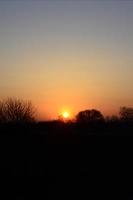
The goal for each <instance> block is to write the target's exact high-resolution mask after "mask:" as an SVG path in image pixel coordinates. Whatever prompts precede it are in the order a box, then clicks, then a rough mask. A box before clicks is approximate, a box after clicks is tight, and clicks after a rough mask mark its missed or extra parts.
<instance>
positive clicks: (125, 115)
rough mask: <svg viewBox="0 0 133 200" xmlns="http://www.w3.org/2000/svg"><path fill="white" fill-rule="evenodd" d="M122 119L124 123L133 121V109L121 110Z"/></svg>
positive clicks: (125, 108)
mask: <svg viewBox="0 0 133 200" xmlns="http://www.w3.org/2000/svg"><path fill="white" fill-rule="evenodd" d="M119 114H120V119H121V120H123V121H133V108H130V107H122V108H120V112H119Z"/></svg>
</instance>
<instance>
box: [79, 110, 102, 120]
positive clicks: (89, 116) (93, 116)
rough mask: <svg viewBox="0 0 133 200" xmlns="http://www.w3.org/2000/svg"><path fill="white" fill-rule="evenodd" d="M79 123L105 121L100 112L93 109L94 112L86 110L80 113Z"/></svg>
mask: <svg viewBox="0 0 133 200" xmlns="http://www.w3.org/2000/svg"><path fill="white" fill-rule="evenodd" d="M76 120H77V122H85V123H89V122H99V121H103V120H104V117H103V115H102V114H101V112H100V111H98V110H95V109H92V110H84V111H80V112H79V113H78V114H77V116H76Z"/></svg>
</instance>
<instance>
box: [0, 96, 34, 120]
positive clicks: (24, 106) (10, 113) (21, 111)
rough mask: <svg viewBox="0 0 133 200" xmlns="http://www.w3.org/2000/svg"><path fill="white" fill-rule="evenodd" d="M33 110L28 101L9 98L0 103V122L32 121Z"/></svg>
mask: <svg viewBox="0 0 133 200" xmlns="http://www.w3.org/2000/svg"><path fill="white" fill-rule="evenodd" d="M34 114H35V110H34V108H33V105H32V103H31V102H30V101H23V100H20V99H12V98H9V99H7V100H3V101H1V102H0V121H1V122H31V121H34V120H35V118H34Z"/></svg>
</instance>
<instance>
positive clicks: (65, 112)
mask: <svg viewBox="0 0 133 200" xmlns="http://www.w3.org/2000/svg"><path fill="white" fill-rule="evenodd" d="M62 116H63V118H64V119H68V118H69V117H70V113H69V112H67V111H64V112H63V113H62Z"/></svg>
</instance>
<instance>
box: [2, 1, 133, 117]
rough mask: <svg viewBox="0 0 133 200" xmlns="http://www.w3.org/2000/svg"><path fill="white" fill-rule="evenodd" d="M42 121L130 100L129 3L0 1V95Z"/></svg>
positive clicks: (132, 12) (109, 110)
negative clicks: (25, 104) (27, 104)
mask: <svg viewBox="0 0 133 200" xmlns="http://www.w3.org/2000/svg"><path fill="white" fill-rule="evenodd" d="M6 97H16V98H20V99H24V100H31V101H32V103H33V104H34V105H35V107H36V108H37V112H38V117H39V118H40V119H55V118H57V117H58V115H59V114H60V113H61V112H62V111H63V110H68V111H69V112H70V113H71V115H72V116H74V115H75V114H76V113H78V112H79V111H81V110H84V109H91V108H96V109H99V110H100V111H101V112H102V113H103V114H104V115H110V114H115V113H117V112H118V110H119V108H120V107H121V106H133V1H130V0H129V1H128V0H125V1H124V0H108V1H105V0H103V1H102V0H94V1H91V0H82V1H81V0H68V1H66V0H62V1H61V0H43V1H42V0H40V1H39V0H23V1H21V0H10V1H9V0H1V1H0V99H3V98H6Z"/></svg>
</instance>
